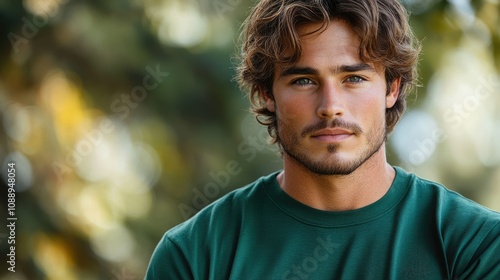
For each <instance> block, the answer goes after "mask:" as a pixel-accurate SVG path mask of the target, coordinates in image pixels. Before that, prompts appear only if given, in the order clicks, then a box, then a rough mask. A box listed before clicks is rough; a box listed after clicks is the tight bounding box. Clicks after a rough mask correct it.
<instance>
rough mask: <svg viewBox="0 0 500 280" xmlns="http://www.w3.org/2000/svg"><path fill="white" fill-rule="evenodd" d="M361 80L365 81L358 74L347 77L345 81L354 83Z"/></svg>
mask: <svg viewBox="0 0 500 280" xmlns="http://www.w3.org/2000/svg"><path fill="white" fill-rule="evenodd" d="M363 81H366V80H365V79H363V78H361V77H360V76H351V77H348V78H347V82H349V83H354V84H357V83H361V82H363Z"/></svg>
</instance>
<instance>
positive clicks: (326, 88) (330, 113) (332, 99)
mask: <svg viewBox="0 0 500 280" xmlns="http://www.w3.org/2000/svg"><path fill="white" fill-rule="evenodd" d="M318 98H319V104H318V108H317V114H318V116H319V117H320V118H323V119H333V118H339V117H342V116H343V115H344V110H345V108H344V105H343V101H342V94H341V90H340V88H339V87H338V85H336V84H335V83H325V84H323V85H322V87H321V88H320V89H319V91H318Z"/></svg>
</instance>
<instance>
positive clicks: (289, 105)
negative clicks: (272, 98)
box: [277, 98, 312, 123]
mask: <svg viewBox="0 0 500 280" xmlns="http://www.w3.org/2000/svg"><path fill="white" fill-rule="evenodd" d="M277 103H278V106H277V107H278V115H279V117H280V118H281V119H282V120H286V121H290V122H293V123H297V122H300V121H304V120H305V119H306V118H307V114H308V113H309V112H310V111H311V109H312V108H310V106H308V105H307V103H306V101H305V100H302V99H300V98H287V99H282V100H278V101H277Z"/></svg>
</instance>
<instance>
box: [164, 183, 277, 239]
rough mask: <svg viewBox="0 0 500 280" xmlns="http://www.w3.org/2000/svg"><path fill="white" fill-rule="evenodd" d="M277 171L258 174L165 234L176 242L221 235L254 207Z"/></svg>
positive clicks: (260, 199)
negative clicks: (249, 181)
mask: <svg viewBox="0 0 500 280" xmlns="http://www.w3.org/2000/svg"><path fill="white" fill-rule="evenodd" d="M276 174H277V173H272V174H270V175H267V176H264V177H261V178H259V179H257V180H256V181H254V182H252V183H250V184H248V185H246V186H243V187H241V188H238V189H236V190H234V191H232V192H230V193H228V194H226V195H224V196H222V197H221V198H219V199H217V200H216V201H214V202H212V203H211V204H209V205H208V206H206V207H205V208H203V209H202V210H200V211H199V212H198V213H196V214H195V215H194V216H193V217H191V218H190V219H188V220H186V221H185V222H183V223H181V224H179V225H177V226H175V227H173V228H172V229H170V230H169V231H167V232H166V234H165V235H166V237H167V238H169V239H170V240H172V241H174V242H176V241H180V240H182V239H185V238H186V237H187V238H189V237H191V238H195V237H204V236H208V235H212V236H213V235H221V234H224V231H227V230H228V227H229V224H231V225H232V228H234V225H235V224H237V223H238V222H239V221H240V220H241V218H242V215H243V212H245V211H246V212H248V210H249V209H250V210H251V209H252V208H255V207H256V206H257V205H256V204H258V203H260V202H261V201H262V199H263V196H264V195H265V191H264V188H265V186H266V185H268V184H269V183H270V181H271V180H272V179H274V178H275V177H276Z"/></svg>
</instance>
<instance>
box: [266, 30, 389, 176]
mask: <svg viewBox="0 0 500 280" xmlns="http://www.w3.org/2000/svg"><path fill="white" fill-rule="evenodd" d="M318 27H319V25H306V26H303V27H302V28H300V29H299V30H298V31H299V34H307V33H308V32H311V31H313V30H316V29H317V28H318ZM301 39H302V40H301V46H302V55H301V58H300V59H299V61H298V62H297V63H296V64H295V65H294V66H293V67H292V68H289V69H276V71H275V74H274V82H273V96H274V98H269V99H267V108H268V109H269V110H271V111H274V112H276V114H277V118H278V129H277V133H278V136H279V138H280V141H281V145H282V147H283V150H284V152H285V154H284V156H285V157H289V158H290V159H291V160H295V161H296V162H298V163H299V164H301V165H303V166H305V167H306V168H308V169H309V170H311V171H312V172H314V173H318V174H328V175H338V174H350V173H351V172H353V171H354V170H356V169H357V168H358V167H359V166H360V165H361V164H363V163H364V162H365V161H366V160H368V159H369V158H370V157H371V156H372V155H373V154H374V153H376V152H378V151H379V150H380V147H381V146H382V145H383V144H384V141H385V136H386V122H385V110H386V108H390V107H392V106H393V105H394V103H395V102H396V99H397V94H398V88H399V80H396V81H395V82H393V83H392V84H391V85H390V88H389V93H388V94H387V84H386V81H385V77H384V70H383V69H382V68H381V67H378V66H376V65H373V64H366V63H363V62H362V61H361V60H360V58H359V55H358V54H359V44H360V41H359V38H358V37H357V36H356V34H355V33H354V31H352V29H351V28H350V27H349V26H348V25H347V24H346V23H344V22H342V21H332V22H331V24H330V25H329V27H328V28H327V29H326V30H325V31H324V32H322V33H319V34H318V33H315V34H313V35H304V36H302V37H301Z"/></svg>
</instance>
